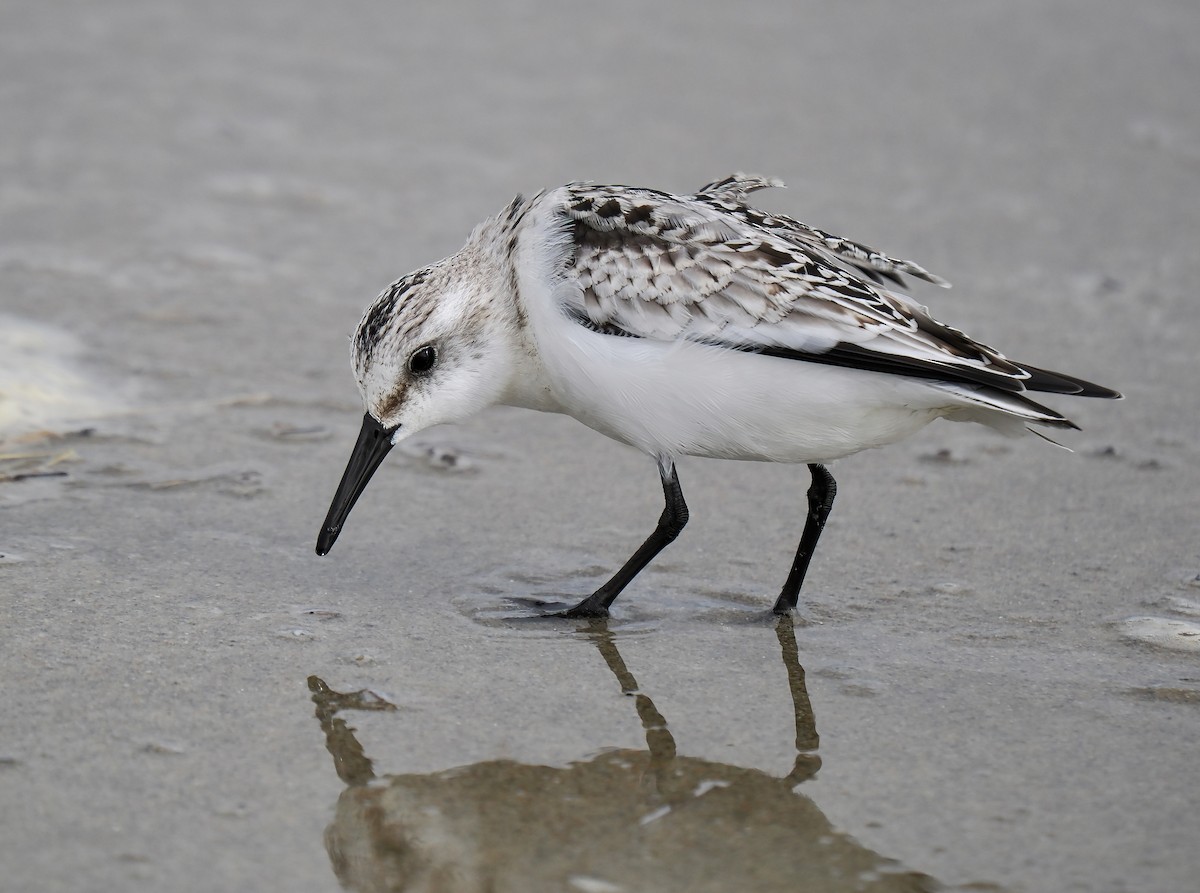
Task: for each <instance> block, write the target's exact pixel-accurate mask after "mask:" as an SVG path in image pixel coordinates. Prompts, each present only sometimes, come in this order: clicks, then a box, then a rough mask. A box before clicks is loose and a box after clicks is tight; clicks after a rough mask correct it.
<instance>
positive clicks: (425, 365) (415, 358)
mask: <svg viewBox="0 0 1200 893" xmlns="http://www.w3.org/2000/svg"><path fill="white" fill-rule="evenodd" d="M436 362H437V348H436V347H434V346H433V345H432V344H426V345H425V346H424V347H418V348H417V349H416V350H415V351H413V355H412V356H411V357H409V358H408V371H409V372H411V373H412V374H413V375H424V374H425V373H426V372H428V371H429V370H430V369H432V368H433V365H434V363H436Z"/></svg>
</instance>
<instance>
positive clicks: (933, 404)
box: [538, 325, 956, 462]
mask: <svg viewBox="0 0 1200 893" xmlns="http://www.w3.org/2000/svg"><path fill="white" fill-rule="evenodd" d="M555 336H556V337H554V338H553V339H542V341H541V342H540V343H539V345H538V347H539V349H540V352H541V354H542V360H543V363H544V366H545V374H546V381H547V382H548V384H549V386H550V388H551V390H552V391H553V393H554V396H555V398H556V399H555V402H556V403H557V404H558V405H556V406H553V407H547V406H540V407H538V408H553V409H556V410H557V411H559V412H564V413H567V414H569V415H572V416H574V417H575V418H577V419H579V420H580V421H581V422H583V423H584V424H585V425H588V426H589V427H591V428H594V429H595V430H597V431H599V432H601V433H602V434H606V435H608V436H609V437H612V438H613V439H615V440H619V441H621V442H623V443H627V444H630V445H631V446H634V447H636V448H638V449H640V450H644V451H645V452H647V453H650V454H651V455H666V456H680V455H690V456H707V457H712V458H721V459H752V460H763V461H771V462H821V461H827V460H831V459H836V458H838V457H840V456H846V455H849V454H851V453H855V452H858V451H859V450H863V449H867V448H870V447H876V446H882V445H883V444H887V443H891V442H893V441H896V440H899V439H901V438H903V437H906V436H908V435H909V434H912V433H913V432H915V431H917V430H919V429H920V428H922V427H923V426H925V425H927V424H928V423H929V422H931V421H933V420H934V419H935V418H938V417H939V416H941V415H944V414H945V413H946V411H947V410H949V409H951V408H952V407H954V405H955V403H956V401H955V399H954V398H953V397H951V396H950V395H948V394H947V393H945V392H943V391H939V390H938V389H936V388H933V387H930V386H929V385H926V384H924V383H923V382H920V381H917V380H913V379H907V378H901V377H896V376H890V375H884V374H881V373H874V372H861V371H858V370H850V369H844V368H839V367H834V366H824V365H820V364H816V363H805V362H798V361H795V360H786V359H779V358H776V357H764V356H759V355H757V354H751V353H745V352H741V351H733V350H727V349H724V348H716V347H709V346H705V345H701V344H696V343H692V342H674V343H664V342H656V341H650V340H647V339H640V338H623V337H617V336H611V335H601V334H598V333H596V332H592V331H590V330H588V329H585V328H583V327H581V326H576V325H568V326H565V327H563V329H560V330H559V331H557V332H556V333H555ZM547 342H549V343H547Z"/></svg>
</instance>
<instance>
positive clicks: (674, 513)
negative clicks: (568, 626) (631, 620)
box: [563, 457, 688, 617]
mask: <svg viewBox="0 0 1200 893" xmlns="http://www.w3.org/2000/svg"><path fill="white" fill-rule="evenodd" d="M658 473H659V475H660V476H661V477H662V486H663V498H664V499H665V500H666V506H665V507H664V508H663V512H662V515H661V516H659V519H658V526H657V527H655V528H654V532H653V533H651V534H650V536H649V537H647V538H646V541H645V542H644V543H642V545H641V546H640V547H639V548H638V550H637V551H636V552H634V553H633V555H632V556H630V558H629V560H628V561H626V562H625V564H624V565H622V567H621V569H620V570H619V571H617V572H616V573H615V574H613V575H612V579H611V580H609V581H608V582H607V583H605V584H604V585H603V586H601V587H600V588H599V589H597V590H596V591H595V592H593V593H592V594H591V595H589V596H588V597H587V598H585V599H584V600H583V601H581V602H580V603H579V604H577V605H576V606H575V607H573V608H571V610H569V611H567V612H566V613H565V614H564V615H563V616H564V617H604V616H607V614H608V607H609V605H611V604H612V603H613V602H614V601H616V600H617V596H618V595H620V594H621V590H622V589H624V588H625V587H626V586H628V585H629V583H630V581H631V580H633V578H634V577H636V576H637V575H638V572H639V571H641V569H642V568H644V567H645V566H646V565H647V564H649V563H650V561H651V560H652V559H653V558H654V556H655V555H657V554H658V553H659V552H661V551H662V550H663V549H664V548H666V546H667V544H668V543H670V542H671V541H672V540H674V539H675V537H677V536H679V531H681V530H683V526H684V525H685V524H687V521H688V507H687V503H686V502H684V501H683V490H682V489H681V488H680V486H679V476H678V475H677V474H676V473H675V463H674V462H672V461H671V460H670V459H668V458H665V457H660V458H659V460H658Z"/></svg>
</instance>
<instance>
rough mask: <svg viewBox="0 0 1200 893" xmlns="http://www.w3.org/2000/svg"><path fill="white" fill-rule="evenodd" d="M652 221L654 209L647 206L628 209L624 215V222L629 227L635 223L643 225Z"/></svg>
mask: <svg viewBox="0 0 1200 893" xmlns="http://www.w3.org/2000/svg"><path fill="white" fill-rule="evenodd" d="M653 219H654V209H653V208H651V207H650V206H649V205H638V206H637V207H636V208H630V209H629V210H628V211H627V212H626V213H625V222H626V223H627V224H629V225H630V226H633V225H634V224H637V223H645V222H646V221H648V220H653Z"/></svg>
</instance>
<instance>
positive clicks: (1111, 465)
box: [0, 0, 1200, 893]
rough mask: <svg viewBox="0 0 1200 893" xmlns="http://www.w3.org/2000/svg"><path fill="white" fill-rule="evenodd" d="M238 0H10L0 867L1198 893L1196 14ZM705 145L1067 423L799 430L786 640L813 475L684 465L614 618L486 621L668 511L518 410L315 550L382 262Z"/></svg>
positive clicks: (377, 501) (647, 483)
mask: <svg viewBox="0 0 1200 893" xmlns="http://www.w3.org/2000/svg"><path fill="white" fill-rule="evenodd" d="M243 7H244V5H243V4H233V3H216V4H206V5H204V6H203V7H202V6H200V5H183V4H179V5H174V4H155V3H149V2H128V0H115V2H109V3H105V4H86V3H76V4H68V3H62V4H57V3H56V4H43V5H40V6H36V7H35V6H33V5H26V6H24V7H22V8H20V9H15V8H14V9H9V10H6V11H5V12H3V13H2V14H0V19H2V21H0V84H3V88H2V89H0V120H4V121H5V122H6V126H5V127H4V128H3V130H2V131H0V316H2V319H0V327H2V328H3V334H0V398H2V399H0V423H2V424H3V425H4V426H5V428H4V430H3V432H2V434H0V672H2V673H3V678H4V679H5V682H6V686H5V688H6V695H5V697H4V699H3V703H4V705H5V719H4V721H3V723H0V875H2V876H3V877H4V881H3V883H2V884H0V886H3V887H4V889H5V890H10V889H11V890H14V891H26V890H28V891H33V890H38V891H84V890H115V889H121V890H164V889H169V890H179V891H208V890H230V889H253V890H274V889H279V890H290V891H308V890H312V891H330V890H336V889H338V888H339V878H340V879H341V883H343V884H345V885H347V886H349V887H350V888H352V889H361V890H374V889H391V888H392V887H388V885H389V884H392V885H393V887H395V884H396V878H397V877H398V876H404V877H406V878H407V879H408V883H409V886H408V887H407V888H404V887H401V888H402V889H417V890H421V889H444V890H466V891H470V890H477V889H478V890H483V889H490V890H543V889H545V890H578V891H582V893H597V891H611V890H631V891H632V890H635V889H654V890H668V889H689V890H697V889H713V890H754V889H762V890H775V889H779V890H783V889H801V888H804V889H815V890H841V889H860V888H861V889H879V890H907V889H926V888H930V887H932V886H934V885H935V884H943V885H946V886H947V887H949V888H951V889H969V890H992V889H1001V890H1014V891H1026V890H1028V891H1039V890H1056V891H1164V893H1166V891H1179V890H1185V889H1190V886H1191V885H1194V883H1195V878H1196V877H1197V876H1198V875H1200V847H1198V846H1197V845H1196V843H1197V840H1200V809H1197V806H1198V796H1200V795H1197V790H1200V785H1198V782H1200V769H1198V768H1197V760H1196V744H1195V742H1196V741H1197V740H1200V648H1197V646H1196V643H1197V642H1198V641H1200V637H1197V636H1196V635H1194V633H1196V632H1197V631H1200V550H1198V546H1197V543H1198V542H1200V540H1198V538H1197V530H1198V528H1200V525H1198V523H1197V522H1198V516H1200V510H1198V509H1197V505H1198V504H1200V503H1198V501H1197V497H1196V494H1197V493H1198V492H1200V448H1198V447H1197V443H1198V442H1200V437H1198V434H1200V399H1198V398H1197V391H1196V388H1195V383H1196V381H1197V380H1200V360H1198V359H1197V356H1196V352H1195V348H1194V344H1193V342H1194V337H1195V333H1196V332H1197V331H1198V323H1200V309H1198V308H1197V303H1196V301H1195V299H1194V296H1193V294H1192V292H1193V289H1194V284H1195V282H1197V281H1200V253H1198V252H1197V251H1196V249H1195V242H1196V234H1197V232H1200V220H1198V219H1197V218H1198V217H1200V204H1197V202H1196V200H1195V199H1196V195H1197V194H1198V190H1197V187H1198V186H1200V116H1198V115H1197V114H1196V105H1195V85H1196V84H1197V83H1200V56H1198V54H1197V51H1196V47H1197V46H1200V16H1197V15H1196V13H1195V12H1194V11H1193V10H1192V8H1191V7H1190V6H1189V5H1188V4H1185V3H1172V2H1166V0H1162V2H1152V3H1147V4H1141V5H1139V6H1137V7H1136V8H1134V7H1132V6H1129V5H1127V4H1121V3H1115V2H1113V3H1083V2H1063V3H1053V4H1038V5H1033V4H1020V5H1018V6H1016V7H1014V6H1013V5H1012V4H1010V3H976V4H971V5H970V6H969V7H962V8H960V7H954V8H953V9H951V8H949V7H947V6H946V5H945V4H937V3H918V4H907V5H906V6H905V8H904V11H903V13H900V12H899V11H897V10H896V9H895V7H894V6H893V5H892V4H885V3H869V4H865V5H864V4H855V5H853V6H851V5H843V6H840V7H834V8H830V7H828V6H827V5H819V6H814V7H812V8H809V9H802V8H800V7H797V6H795V5H793V4H776V5H769V6H761V7H756V8H755V12H754V14H753V18H747V16H748V13H746V12H745V11H742V12H738V11H735V10H734V9H732V8H731V7H729V6H728V5H724V4H705V5H697V4H688V5H684V4H677V5H676V4H667V5H661V4H660V5H657V6H652V7H647V6H644V5H640V4H624V3H618V4H606V5H604V7H603V8H600V7H597V8H595V9H592V10H590V11H580V10H577V9H574V8H568V7H561V8H560V7H557V6H550V5H545V6H541V5H536V4H526V5H521V6H519V7H516V8H508V7H506V8H504V9H503V10H501V9H500V8H499V7H495V8H494V7H493V6H491V5H484V4H480V5H479V6H478V8H472V9H470V10H466V9H464V8H462V7H456V8H455V9H453V10H452V9H450V8H446V9H445V10H442V11H433V10H425V11H420V12H418V11H401V10H398V9H397V8H395V7H394V5H391V4H383V3H379V4H365V3H364V4H359V3H350V4H342V5H338V6H336V8H335V7H333V6H330V5H328V4H318V3H309V2H303V3H290V4H283V3H260V4H253V5H252V6H251V7H250V8H243ZM736 169H742V170H749V171H756V172H762V173H765V174H770V175H775V176H779V177H782V178H783V179H785V180H786V181H787V182H788V183H789V185H790V187H791V188H790V189H789V190H787V191H786V192H775V193H773V194H769V195H765V196H764V198H763V200H762V204H763V205H765V206H766V207H768V208H770V209H773V210H779V211H783V212H787V213H791V214H794V215H795V216H797V217H799V218H800V219H802V220H805V221H806V222H809V223H812V224H814V225H817V226H821V227H823V228H826V229H828V230H831V231H833V232H837V233H842V234H845V235H848V236H852V237H854V238H858V239H862V240H864V241H866V242H867V243H868V244H873V245H876V246H878V247H879V248H881V249H883V250H885V251H888V252H889V253H892V254H894V255H897V256H901V257H911V258H913V259H914V260H916V261H917V262H919V263H921V264H923V265H924V266H926V267H928V268H929V269H931V270H933V271H934V272H936V273H938V274H941V275H943V276H945V277H946V278H948V279H950V280H951V281H952V282H954V283H955V289H954V290H952V291H950V292H943V291H940V290H938V289H934V288H919V287H916V286H914V288H913V291H914V293H915V294H917V295H918V296H919V297H920V298H921V299H922V300H925V301H928V302H929V303H930V305H931V307H932V309H933V311H934V313H935V315H937V316H939V317H940V318H943V319H945V320H947V321H948V322H950V323H951V324H954V325H956V326H959V327H961V328H963V329H964V330H966V331H967V332H969V333H970V334H972V335H974V336H977V337H980V338H982V339H983V340H985V341H987V342H989V343H991V344H994V345H996V346H998V347H999V348H1001V349H1002V350H1004V351H1005V352H1006V353H1008V354H1009V355H1011V356H1014V357H1016V358H1018V359H1020V360H1026V361H1029V362H1032V363H1035V364H1038V365H1042V366H1046V367H1049V368H1054V369H1061V370H1062V371H1065V372H1068V373H1073V374H1076V375H1079V376H1082V377H1084V378H1090V379H1094V380H1097V381H1100V382H1102V383H1104V384H1107V385H1111V386H1113V387H1116V388H1119V389H1120V390H1122V391H1124V392H1125V394H1126V395H1127V397H1128V399H1127V400H1125V401H1124V402H1122V403H1116V404H1113V403H1107V402H1097V401H1084V400H1070V399H1062V400H1053V399H1051V400H1048V401H1047V402H1051V403H1053V405H1055V406H1056V407H1058V408H1060V409H1062V410H1063V411H1065V412H1067V414H1068V415H1070V416H1071V417H1072V418H1073V419H1075V420H1076V421H1077V422H1078V423H1079V424H1080V425H1081V427H1082V428H1083V430H1082V431H1081V432H1079V433H1074V434H1071V435H1069V436H1066V437H1064V438H1063V440H1064V442H1065V443H1066V444H1067V445H1069V446H1070V447H1072V448H1073V450H1074V453H1068V452H1065V451H1062V450H1057V449H1054V448H1053V447H1050V446H1048V445H1047V444H1045V443H1043V442H1042V441H1040V440H1038V439H1037V438H1033V437H1029V438H1025V439H1022V440H1016V441H1011V440H1005V439H1002V438H998V437H996V436H995V435H993V434H991V433H989V432H987V431H983V430H979V429H975V428H971V427H966V426H957V425H950V424H944V423H939V424H935V425H933V426H931V427H930V428H928V429H926V430H925V431H924V432H922V433H921V434H920V435H919V436H917V437H915V438H913V439H911V440H909V441H906V442H904V443H901V444H898V445H895V446H893V447H890V448H888V449H886V450H882V451H875V452H871V453H867V454H862V455H859V456H856V457H852V458H850V459H847V460H844V461H842V462H839V463H837V465H836V466H835V467H834V469H833V470H834V473H835V475H836V476H837V478H838V482H839V497H838V501H837V503H836V505H835V507H834V511H833V515H832V518H831V521H830V524H829V527H828V528H827V530H826V534H825V537H824V539H823V541H822V543H821V548H820V549H819V551H818V553H817V556H816V559H815V561H814V563H813V567H812V570H811V572H810V575H809V582H808V584H807V587H806V589H805V592H804V593H803V595H802V600H801V607H802V610H801V613H800V614H799V616H798V617H797V619H796V625H795V629H794V630H791V629H789V628H784V629H777V628H776V627H775V625H774V623H773V622H771V621H769V620H768V619H766V618H765V616H764V612H765V611H766V609H767V608H768V607H769V606H770V604H771V602H772V600H773V598H774V596H775V594H776V593H777V591H778V587H779V585H780V583H781V582H782V579H783V577H784V575H785V573H786V570H787V566H788V563H789V561H790V558H791V553H792V551H793V550H794V548H795V542H796V539H797V538H798V536H799V532H800V527H801V525H802V519H803V515H804V490H805V488H806V487H807V474H806V472H805V471H804V469H803V468H794V467H782V466H765V465H756V464H739V463H720V462H712V461H699V460H692V461H684V462H683V463H681V466H680V476H681V480H682V482H683V485H684V488H685V492H686V494H687V498H688V502H689V505H690V507H691V510H692V521H691V523H690V524H689V526H688V528H687V530H686V531H685V533H684V534H683V536H682V537H681V538H680V540H678V541H677V542H676V543H675V544H673V545H672V546H671V547H670V549H669V550H668V551H667V552H666V553H664V554H663V555H662V556H661V559H660V560H659V561H657V562H655V563H654V564H653V565H652V566H651V567H650V568H649V569H648V570H647V571H646V572H645V573H644V574H643V575H642V576H641V577H640V578H639V579H638V580H637V581H636V582H635V584H634V585H633V586H631V587H630V589H629V590H628V591H627V592H626V593H625V595H623V596H622V598H621V599H620V600H619V601H618V603H617V609H616V611H615V614H614V617H613V618H612V620H611V621H610V622H609V623H608V624H607V625H606V626H603V627H599V628H596V627H590V626H587V625H575V624H565V623H545V622H529V621H528V620H526V619H523V617H522V611H521V610H520V609H519V608H517V607H514V604H513V602H512V601H511V600H512V599H518V598H526V597H534V598H547V599H555V598H574V597H580V596H582V595H583V594H585V593H586V592H588V591H590V590H591V588H594V586H595V585H597V583H598V582H599V581H600V580H602V579H603V578H604V576H605V575H606V573H608V572H610V571H611V570H612V569H613V568H614V567H616V566H617V564H618V563H619V562H620V561H622V560H623V559H624V558H625V557H626V556H627V555H628V553H629V552H630V551H632V549H633V548H634V546H635V545H636V544H637V543H638V542H640V541H641V539H642V537H644V536H645V534H646V533H648V532H649V530H650V528H651V526H652V525H653V523H654V519H655V518H657V516H658V512H659V511H660V508H661V504H660V502H661V493H660V491H659V486H658V481H657V476H656V474H655V471H654V468H653V466H652V464H651V463H650V462H649V461H647V460H646V459H645V458H644V457H642V456H639V455H637V454H635V453H634V452H632V451H630V450H628V449H626V448H623V447H621V446H619V445H617V444H614V443H611V442H608V441H606V440H604V439H603V438H601V437H599V436H598V435H595V434H593V433H592V432H590V431H588V430H587V429H585V428H584V427H582V426H581V425H579V424H577V423H575V422H573V421H571V420H570V419H566V418H558V417H551V416H541V415H535V414H531V413H526V412H522V411H518V410H511V409H496V410H492V411H489V412H487V413H485V414H483V415H481V416H479V417H478V418H476V419H474V420H472V421H470V422H469V423H466V424H463V425H460V426H456V427H453V428H445V429H438V430H434V431H429V432H427V433H425V434H422V435H420V436H419V437H417V438H416V439H415V442H414V443H412V444H409V445H407V446H406V447H405V448H404V449H403V450H399V449H398V450H397V451H395V452H394V453H393V455H392V456H391V457H389V460H388V463H387V464H386V465H385V467H384V468H383V469H382V470H381V472H380V473H379V474H378V475H377V478H376V480H375V481H374V482H373V483H372V486H371V488H370V489H369V490H368V492H367V494H366V496H365V497H364V499H363V501H362V502H361V503H360V505H359V506H358V507H357V508H356V510H355V513H354V515H353V516H352V517H351V519H350V522H349V524H348V525H347V528H346V531H345V533H344V534H343V536H342V538H341V540H340V541H339V542H338V544H337V547H336V549H335V550H334V551H333V552H332V553H331V554H330V555H329V556H328V557H326V558H323V559H319V558H318V557H317V556H316V555H315V554H314V553H313V543H314V541H315V538H316V533H317V530H318V527H319V525H320V522H321V519H322V518H323V516H324V513H325V510H326V508H327V506H328V500H329V498H330V496H331V495H332V492H333V489H334V487H335V486H336V482H337V478H338V476H339V475H340V473H341V470H342V467H343V465H344V462H345V460H346V458H347V456H348V453H349V449H350V446H351V445H352V443H353V440H354V436H355V434H356V432H357V428H358V419H359V416H360V413H361V407H360V405H359V403H358V397H357V393H356V392H355V389H354V384H353V380H352V377H351V374H350V371H349V364H348V358H347V340H346V336H347V335H348V334H349V333H350V332H351V331H352V329H353V326H354V324H355V322H356V321H357V319H358V316H359V314H360V312H361V310H362V308H363V307H364V306H365V304H366V303H367V302H368V301H369V300H370V299H371V297H372V296H374V295H375V294H376V293H377V292H378V291H379V290H380V288H382V287H383V286H384V285H386V284H387V283H388V282H390V281H391V280H392V279H394V278H395V277H396V276H398V275H400V274H402V273H404V272H407V271H408V270H410V269H412V268H414V267H416V266H418V265H420V264H423V263H426V262H429V261H431V260H433V259H436V258H438V257H441V256H443V255H445V254H448V253H450V252H452V251H454V250H455V249H456V248H457V247H458V246H459V244H461V242H462V240H463V239H464V238H465V236H466V234H467V232H468V231H469V230H470V228H471V227H472V226H473V225H474V224H475V223H476V222H477V221H478V220H480V219H482V218H483V217H485V216H487V215H489V214H492V213H495V212H496V211H498V210H499V209H500V208H502V207H503V205H504V203H505V202H507V201H508V200H509V199H510V198H511V197H512V194H514V193H516V192H518V191H523V192H529V191H533V190H536V189H539V188H542V187H544V186H550V185H555V184H559V183H562V182H566V181H568V180H572V179H581V178H586V179H593V180H597V181H601V182H606V181H607V182H626V183H634V184H640V185H650V186H657V187H662V188H668V189H673V190H680V191H686V190H688V189H692V188H695V187H697V186H699V185H700V184H702V183H704V182H706V181H708V180H711V179H713V178H715V177H718V176H721V175H724V174H725V173H728V172H730V171H733V170H736ZM31 370H34V371H35V372H36V374H32V375H31V374H30V373H31ZM39 383H40V384H39ZM85 388H86V390H82V389H85ZM81 393H82V394H84V395H85V399H84V400H83V401H82V402H84V403H86V406H84V407H81V406H80V402H81V401H80V399H79V398H80V395H81ZM792 637H794V638H792ZM789 642H794V648H793V647H792V645H790V644H789ZM310 677H312V678H311V679H310ZM360 691H366V692H368V694H366V695H359V696H354V695H353V693H355V692H360ZM335 692H340V693H343V694H344V695H345V696H346V697H344V698H338V697H336V696H335V694H334V693H335ZM314 693H315V695H316V700H315V701H314V699H313V698H314ZM389 705H390V706H391V707H394V709H366V708H384V707H387V706H389ZM847 879H849V880H847ZM639 883H640V884H643V886H641V887H639V886H638V884H639ZM439 884H440V885H441V886H438V885H439ZM488 884H490V885H491V886H488ZM422 885H424V886H422Z"/></svg>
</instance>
